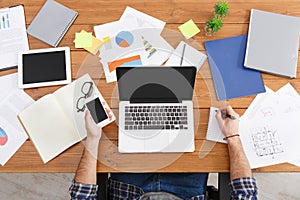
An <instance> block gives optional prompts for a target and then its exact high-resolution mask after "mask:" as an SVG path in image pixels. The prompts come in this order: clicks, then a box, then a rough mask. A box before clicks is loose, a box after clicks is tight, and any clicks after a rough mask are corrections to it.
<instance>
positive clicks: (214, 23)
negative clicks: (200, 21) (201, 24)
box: [205, 16, 223, 36]
mask: <svg viewBox="0 0 300 200" xmlns="http://www.w3.org/2000/svg"><path fill="white" fill-rule="evenodd" d="M222 26H223V22H222V19H221V18H219V17H217V16H213V17H211V18H210V19H209V20H208V22H206V26H205V33H206V36H213V35H214V34H215V33H216V32H217V31H218V30H220V29H221V28H222Z"/></svg>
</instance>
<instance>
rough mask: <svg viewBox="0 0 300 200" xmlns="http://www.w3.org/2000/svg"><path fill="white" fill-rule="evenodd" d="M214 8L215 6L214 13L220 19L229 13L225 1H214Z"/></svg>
mask: <svg viewBox="0 0 300 200" xmlns="http://www.w3.org/2000/svg"><path fill="white" fill-rule="evenodd" d="M214 8H215V15H217V16H218V17H220V18H222V19H223V18H224V17H226V16H227V15H228V13H229V5H228V3H227V2H225V1H220V2H218V3H216V5H215V7H214Z"/></svg>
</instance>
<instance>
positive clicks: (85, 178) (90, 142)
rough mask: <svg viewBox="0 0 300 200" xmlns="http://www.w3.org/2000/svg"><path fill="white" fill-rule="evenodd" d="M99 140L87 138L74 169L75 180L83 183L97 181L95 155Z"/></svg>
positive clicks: (94, 182)
mask: <svg viewBox="0 0 300 200" xmlns="http://www.w3.org/2000/svg"><path fill="white" fill-rule="evenodd" d="M98 144H99V140H97V139H93V138H87V139H86V141H85V149H84V152H83V154H82V157H81V160H80V163H79V166H78V168H77V171H76V175H75V181H76V182H78V183H84V184H96V183H97V174H96V169H97V155H98Z"/></svg>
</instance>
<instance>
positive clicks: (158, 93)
mask: <svg viewBox="0 0 300 200" xmlns="http://www.w3.org/2000/svg"><path fill="white" fill-rule="evenodd" d="M116 72H117V79H118V88H119V98H120V100H121V101H130V102H133V103H164V102H181V101H182V100H192V97H193V90H194V82H195V76H196V67H118V68H117V71H116Z"/></svg>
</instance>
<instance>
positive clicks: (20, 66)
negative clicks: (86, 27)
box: [18, 47, 72, 88]
mask: <svg viewBox="0 0 300 200" xmlns="http://www.w3.org/2000/svg"><path fill="white" fill-rule="evenodd" d="M57 51H64V52H65V61H66V75H67V78H66V80H61V81H48V82H41V83H28V84H24V83H23V55H26V54H35V53H48V52H57ZM71 82H72V75H71V56H70V48H69V47H58V48H47V49H35V50H29V51H22V52H19V54H18V83H19V88H35V87H43V86H52V85H64V84H69V83H71Z"/></svg>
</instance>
